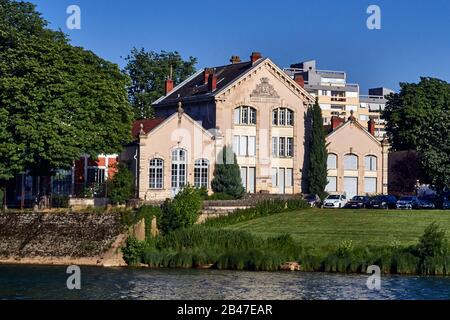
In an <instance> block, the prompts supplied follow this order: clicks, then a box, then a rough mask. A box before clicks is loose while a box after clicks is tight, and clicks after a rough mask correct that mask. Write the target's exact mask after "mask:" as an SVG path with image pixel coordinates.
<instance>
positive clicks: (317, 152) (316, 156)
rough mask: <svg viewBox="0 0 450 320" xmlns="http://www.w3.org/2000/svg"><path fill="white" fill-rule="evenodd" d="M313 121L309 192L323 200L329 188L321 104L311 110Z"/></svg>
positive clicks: (315, 105) (316, 104) (317, 103)
mask: <svg viewBox="0 0 450 320" xmlns="http://www.w3.org/2000/svg"><path fill="white" fill-rule="evenodd" d="M310 114H311V121H312V125H311V127H312V132H311V145H310V158H309V172H308V181H309V192H310V193H312V194H317V195H318V196H319V197H320V198H321V199H323V198H324V197H325V195H326V193H325V188H326V186H327V183H328V181H327V175H328V171H327V157H328V152H327V145H326V140H325V131H324V129H323V118H322V110H321V108H320V105H319V102H318V101H317V99H316V103H315V104H314V105H313V106H312V107H311V110H310Z"/></svg>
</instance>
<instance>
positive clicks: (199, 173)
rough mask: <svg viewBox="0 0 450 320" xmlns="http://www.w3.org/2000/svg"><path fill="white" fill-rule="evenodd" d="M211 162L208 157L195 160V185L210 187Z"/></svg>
mask: <svg viewBox="0 0 450 320" xmlns="http://www.w3.org/2000/svg"><path fill="white" fill-rule="evenodd" d="M208 171H209V162H208V160H206V159H199V160H197V161H195V166H194V185H195V187H196V188H208V174H209V173H208Z"/></svg>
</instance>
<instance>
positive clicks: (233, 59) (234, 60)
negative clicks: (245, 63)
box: [230, 56, 241, 64]
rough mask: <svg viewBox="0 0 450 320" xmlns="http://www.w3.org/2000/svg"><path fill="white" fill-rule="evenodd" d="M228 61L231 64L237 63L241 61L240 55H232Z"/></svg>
mask: <svg viewBox="0 0 450 320" xmlns="http://www.w3.org/2000/svg"><path fill="white" fill-rule="evenodd" d="M230 62H231V63H232V64H236V63H239V62H241V57H239V56H232V57H231V59H230Z"/></svg>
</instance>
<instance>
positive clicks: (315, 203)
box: [303, 194, 321, 208]
mask: <svg viewBox="0 0 450 320" xmlns="http://www.w3.org/2000/svg"><path fill="white" fill-rule="evenodd" d="M303 199H304V200H305V201H306V202H308V203H309V205H310V206H311V208H315V207H320V203H321V201H320V197H319V196H318V195H317V194H307V195H305V196H304V197H303Z"/></svg>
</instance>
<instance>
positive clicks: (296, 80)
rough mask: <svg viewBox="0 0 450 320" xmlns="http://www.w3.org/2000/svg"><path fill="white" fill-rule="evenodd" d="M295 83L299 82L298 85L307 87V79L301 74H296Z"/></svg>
mask: <svg viewBox="0 0 450 320" xmlns="http://www.w3.org/2000/svg"><path fill="white" fill-rule="evenodd" d="M294 81H295V82H297V84H298V85H299V86H300V87H302V88H304V87H305V79H303V76H302V75H301V74H295V75H294Z"/></svg>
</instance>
